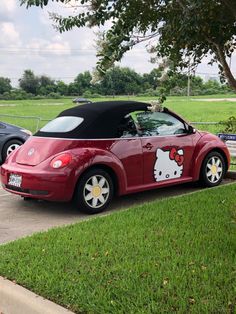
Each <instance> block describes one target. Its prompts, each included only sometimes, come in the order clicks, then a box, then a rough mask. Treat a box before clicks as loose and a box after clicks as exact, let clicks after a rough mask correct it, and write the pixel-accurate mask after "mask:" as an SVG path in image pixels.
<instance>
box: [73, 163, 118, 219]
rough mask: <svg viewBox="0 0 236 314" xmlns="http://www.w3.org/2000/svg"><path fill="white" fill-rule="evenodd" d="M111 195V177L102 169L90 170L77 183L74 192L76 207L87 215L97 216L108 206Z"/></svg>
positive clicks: (112, 188) (112, 192) (112, 191)
mask: <svg viewBox="0 0 236 314" xmlns="http://www.w3.org/2000/svg"><path fill="white" fill-rule="evenodd" d="M113 194H114V185H113V181H112V179H111V176H110V175H109V174H108V173H107V172H106V171H104V170H103V169H99V168H95V169H91V170H89V171H88V172H86V173H85V174H84V175H83V176H82V177H81V179H80V180H79V182H78V185H77V188H76V192H75V201H76V206H77V207H78V208H79V210H81V211H83V212H85V213H87V214H97V213H100V212H102V211H103V210H104V209H105V208H106V207H107V206H108V205H109V203H110V201H111V200H112V197H113Z"/></svg>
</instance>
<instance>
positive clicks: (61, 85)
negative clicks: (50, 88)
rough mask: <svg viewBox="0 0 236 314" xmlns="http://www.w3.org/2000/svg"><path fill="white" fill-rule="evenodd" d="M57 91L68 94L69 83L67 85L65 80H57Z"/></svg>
mask: <svg viewBox="0 0 236 314" xmlns="http://www.w3.org/2000/svg"><path fill="white" fill-rule="evenodd" d="M56 92H57V93H58V94H60V95H62V96H65V95H68V85H66V83H64V82H63V81H57V82H56Z"/></svg>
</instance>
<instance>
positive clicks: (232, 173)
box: [226, 171, 236, 180]
mask: <svg viewBox="0 0 236 314" xmlns="http://www.w3.org/2000/svg"><path fill="white" fill-rule="evenodd" d="M226 178H229V179H234V180H236V171H228V172H227V173H226Z"/></svg>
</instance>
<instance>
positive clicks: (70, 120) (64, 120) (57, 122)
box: [40, 117, 84, 133]
mask: <svg viewBox="0 0 236 314" xmlns="http://www.w3.org/2000/svg"><path fill="white" fill-rule="evenodd" d="M83 121H84V119H83V118H81V117H58V118H56V119H54V120H52V121H50V122H49V123H47V124H46V125H45V126H44V127H43V128H42V129H41V130H40V131H41V132H49V133H64V132H70V131H73V130H74V129H76V128H77V127H78V126H79V125H80V124H81V123H82V122H83Z"/></svg>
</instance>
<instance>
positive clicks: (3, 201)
mask: <svg viewBox="0 0 236 314" xmlns="http://www.w3.org/2000/svg"><path fill="white" fill-rule="evenodd" d="M228 182H231V180H226V181H224V183H228ZM199 189H200V188H199V187H197V186H196V185H191V184H188V185H181V186H175V187H169V188H165V189H157V190H152V191H148V192H143V193H138V194H133V195H128V196H123V197H119V198H116V199H115V200H114V201H113V202H112V204H111V206H110V209H109V211H106V212H105V213H104V214H107V213H108V212H110V211H113V210H120V209H123V208H127V207H130V206H132V205H137V204H142V203H144V202H148V201H152V200H156V199H161V198H166V197H170V196H174V195H179V194H185V193H191V192H194V191H197V190H199ZM89 217H91V216H87V215H84V214H81V213H79V212H78V211H77V210H76V208H75V207H74V206H73V204H71V203H50V202H43V201H33V200H32V201H24V200H23V199H21V198H20V197H19V196H15V195H12V194H9V193H7V192H5V191H4V190H3V189H2V188H1V187H0V243H1V244H2V243H6V242H9V241H12V240H16V239H18V238H21V237H24V236H27V235H31V234H33V233H34V232H37V231H43V230H47V229H49V228H51V227H56V226H61V225H65V224H70V223H74V222H77V221H80V220H82V219H88V218H89Z"/></svg>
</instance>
